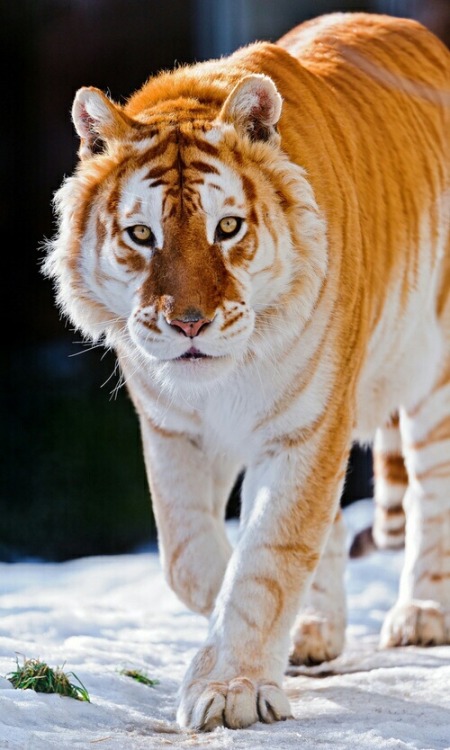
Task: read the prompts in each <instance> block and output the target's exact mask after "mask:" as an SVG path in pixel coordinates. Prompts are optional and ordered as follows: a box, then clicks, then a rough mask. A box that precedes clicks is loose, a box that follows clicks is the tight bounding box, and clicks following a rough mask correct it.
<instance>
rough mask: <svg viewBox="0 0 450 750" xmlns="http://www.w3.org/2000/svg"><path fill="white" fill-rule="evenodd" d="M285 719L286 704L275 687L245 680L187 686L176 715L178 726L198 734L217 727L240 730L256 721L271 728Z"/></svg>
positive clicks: (288, 710)
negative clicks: (193, 730)
mask: <svg viewBox="0 0 450 750" xmlns="http://www.w3.org/2000/svg"><path fill="white" fill-rule="evenodd" d="M289 718H292V714H291V709H290V706H289V701H288V699H287V697H286V695H285V694H284V692H283V690H282V689H281V688H280V687H278V685H277V684H276V683H274V682H262V683H256V682H254V681H253V680H250V679H248V678H247V677H235V678H234V679H233V680H230V681H228V682H212V681H211V682H208V681H206V680H195V681H194V682H191V683H189V684H188V685H187V686H186V687H185V688H184V690H183V692H182V697H181V702H180V706H179V709H178V714H177V720H178V723H179V724H180V726H182V727H186V728H190V729H195V730H197V731H202V732H211V731H212V730H213V729H215V728H216V727H221V726H224V727H228V728H229V729H243V728H245V727H248V726H250V725H251V724H254V723H255V722H257V721H262V722H264V723H266V724H272V723H273V722H275V721H284V720H285V719H289Z"/></svg>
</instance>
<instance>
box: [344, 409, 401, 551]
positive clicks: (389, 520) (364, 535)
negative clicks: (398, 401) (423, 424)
mask: <svg viewBox="0 0 450 750" xmlns="http://www.w3.org/2000/svg"><path fill="white" fill-rule="evenodd" d="M373 470H374V484H375V487H374V497H373V500H374V517H373V522H372V524H371V526H368V527H367V528H364V529H362V531H359V532H358V533H357V534H356V535H355V537H354V539H353V541H352V544H351V546H350V550H349V555H350V557H351V558H358V557H364V556H365V555H368V554H369V553H371V552H373V551H375V550H376V549H401V548H402V547H403V546H404V543H405V513H404V510H403V498H404V496H405V492H406V489H407V487H408V474H407V472H406V467H405V462H404V459H403V455H402V441H401V435H400V425H399V417H398V414H395V415H394V416H393V417H392V419H391V420H390V422H388V423H387V424H386V425H384V427H380V428H378V430H377V431H376V434H375V442H374V446H373Z"/></svg>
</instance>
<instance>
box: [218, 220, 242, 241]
mask: <svg viewBox="0 0 450 750" xmlns="http://www.w3.org/2000/svg"><path fill="white" fill-rule="evenodd" d="M241 226H242V219H241V218H240V217H239V216H225V217H224V218H223V219H221V220H220V221H219V223H218V225H217V229H216V239H217V240H226V239H229V238H230V237H234V235H235V234H237V233H238V232H239V230H240V228H241Z"/></svg>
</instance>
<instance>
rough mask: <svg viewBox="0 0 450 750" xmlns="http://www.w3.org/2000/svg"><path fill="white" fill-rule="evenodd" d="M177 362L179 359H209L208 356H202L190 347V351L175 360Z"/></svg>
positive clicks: (193, 347)
mask: <svg viewBox="0 0 450 750" xmlns="http://www.w3.org/2000/svg"><path fill="white" fill-rule="evenodd" d="M176 359H177V360H180V359H210V357H209V356H208V354H203V352H201V351H200V350H199V349H196V348H195V346H191V348H190V349H188V350H187V352H184V354H182V355H181V356H180V357H177V358H176Z"/></svg>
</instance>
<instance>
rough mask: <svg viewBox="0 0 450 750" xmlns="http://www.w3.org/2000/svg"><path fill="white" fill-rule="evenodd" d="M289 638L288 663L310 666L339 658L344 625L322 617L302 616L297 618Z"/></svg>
mask: <svg viewBox="0 0 450 750" xmlns="http://www.w3.org/2000/svg"><path fill="white" fill-rule="evenodd" d="M291 636H292V647H291V652H290V654H289V661H290V663H291V664H293V665H294V666H299V665H300V664H306V665H310V666H311V665H313V664H320V663H321V662H323V661H331V659H335V658H336V657H337V656H339V654H340V653H341V651H342V649H343V647H344V640H345V625H344V623H343V622H342V621H340V620H339V619H336V620H335V621H334V622H333V621H332V620H331V618H327V617H325V616H324V615H319V614H303V615H300V616H299V617H298V618H297V621H296V623H295V627H294V629H293V631H292V633H291Z"/></svg>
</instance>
